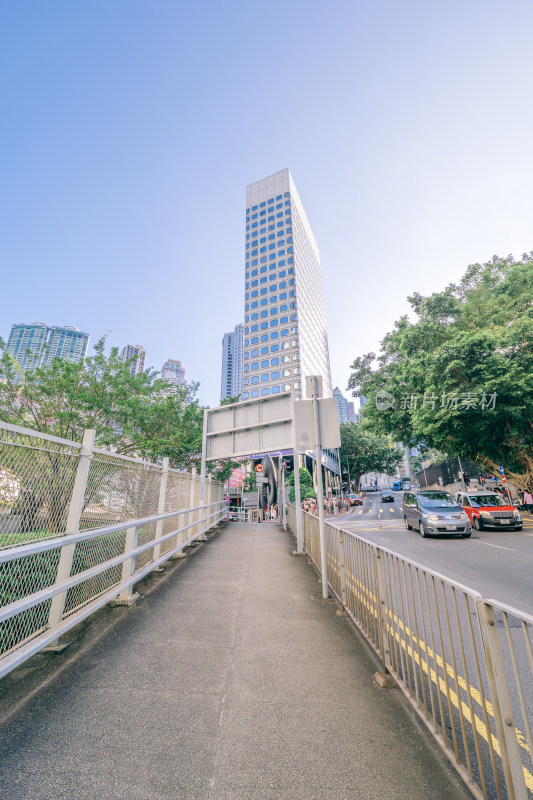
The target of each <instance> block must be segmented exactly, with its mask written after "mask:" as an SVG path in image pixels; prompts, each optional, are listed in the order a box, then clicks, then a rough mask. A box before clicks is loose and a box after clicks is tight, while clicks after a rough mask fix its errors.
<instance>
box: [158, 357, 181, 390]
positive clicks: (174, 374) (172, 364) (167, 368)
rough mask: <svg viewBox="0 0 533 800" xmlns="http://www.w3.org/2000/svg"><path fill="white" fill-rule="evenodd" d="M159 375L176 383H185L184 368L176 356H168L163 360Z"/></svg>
mask: <svg viewBox="0 0 533 800" xmlns="http://www.w3.org/2000/svg"><path fill="white" fill-rule="evenodd" d="M161 377H162V378H163V379H164V380H166V381H170V382H171V383H175V384H177V385H183V384H185V383H187V376H186V372H185V368H184V366H183V364H182V363H181V361H178V359H177V358H169V359H167V360H166V361H165V363H164V364H163V369H162V370H161Z"/></svg>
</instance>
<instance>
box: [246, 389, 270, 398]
mask: <svg viewBox="0 0 533 800" xmlns="http://www.w3.org/2000/svg"><path fill="white" fill-rule="evenodd" d="M272 391H274V390H273V389H272ZM242 399H243V400H248V392H244V394H243V396H242Z"/></svg>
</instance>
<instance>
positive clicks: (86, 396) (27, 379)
mask: <svg viewBox="0 0 533 800" xmlns="http://www.w3.org/2000/svg"><path fill="white" fill-rule="evenodd" d="M129 367H130V364H129V363H128V362H123V361H122V360H121V359H120V357H119V355H118V349H117V348H112V350H111V352H110V354H109V355H106V354H105V352H104V339H100V340H99V341H98V342H97V344H96V345H95V347H94V355H92V356H90V357H88V358H87V359H85V361H83V362H78V363H73V362H71V361H67V360H63V359H59V358H55V359H54V360H53V361H52V363H51V364H50V365H49V366H45V367H39V368H37V369H35V370H34V371H33V372H28V373H21V372H20V370H19V366H18V364H17V363H16V362H15V361H14V360H13V358H12V357H11V356H10V355H9V354H8V353H7V350H6V346H5V343H4V342H2V341H0V420H2V421H4V422H8V423H12V424H16V425H20V426H23V427H26V428H31V429H33V430H36V431H41V432H44V433H48V434H52V435H55V436H59V437H61V438H63V439H70V440H74V441H80V440H81V438H82V436H83V431H84V430H85V429H86V428H94V429H95V431H96V444H97V445H98V446H100V447H102V446H104V447H109V448H111V450H113V451H114V452H117V453H119V454H123V455H130V456H138V457H141V458H143V459H147V460H151V461H154V462H155V461H157V460H158V459H160V458H162V457H164V456H168V458H169V461H170V464H171V466H173V467H176V468H188V467H190V466H192V465H193V464H195V463H197V462H198V461H199V459H200V456H201V444H202V422H203V409H202V408H201V407H200V406H199V404H198V401H197V400H196V398H195V395H196V391H197V384H193V385H189V386H177V387H176V386H175V385H174V384H172V383H169V382H168V381H164V380H161V379H160V378H158V377H157V375H156V374H155V373H154V372H153V371H151V370H149V371H147V372H142V373H138V374H135V375H131V374H130V370H129ZM72 465H73V462H72V460H70V459H65V458H63V457H61V456H60V455H59V453H57V452H54V450H53V448H50V450H49V451H48V450H43V451H42V452H41V451H35V452H33V451H32V463H31V468H28V465H27V464H26V465H24V466H21V467H20V468H19V470H18V473H17V475H16V479H17V480H18V481H19V486H20V493H19V497H18V500H17V503H18V506H20V510H19V516H20V518H21V526H22V528H21V532H23V533H25V532H27V531H30V530H34V529H35V525H36V520H37V518H38V516H39V514H40V512H41V509H42V508H43V506H47V508H48V515H47V516H48V528H49V530H51V531H53V532H56V531H60V530H61V529H62V525H63V523H64V519H65V514H66V509H67V506H68V501H69V498H70V495H71V491H72V484H73V480H74V469H73V467H72ZM93 489H94V492H96V491H97V487H96V485H95V486H94V487H93ZM91 491H92V489H91V484H90V483H89V485H88V491H87V495H86V498H87V501H89V500H91V499H94V496H92V495H91ZM50 498H53V501H51V499H50Z"/></svg>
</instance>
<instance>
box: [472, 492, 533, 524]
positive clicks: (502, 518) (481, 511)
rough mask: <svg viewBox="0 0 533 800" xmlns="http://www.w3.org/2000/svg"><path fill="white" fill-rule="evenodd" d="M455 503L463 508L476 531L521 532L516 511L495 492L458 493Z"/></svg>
mask: <svg viewBox="0 0 533 800" xmlns="http://www.w3.org/2000/svg"><path fill="white" fill-rule="evenodd" d="M457 502H458V503H460V505H461V506H462V507H463V508H464V510H465V512H466V514H467V516H468V519H469V520H470V522H471V523H472V525H473V526H474V528H475V529H476V530H477V531H482V530H483V528H493V529H494V528H495V529H496V530H514V531H521V530H522V517H521V516H520V512H519V511H518V509H516V508H515V507H514V505H511V504H510V503H509V502H508V501H507V500H504V499H503V498H502V497H500V495H499V494H496V492H459V494H458V495H457Z"/></svg>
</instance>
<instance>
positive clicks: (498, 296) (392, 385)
mask: <svg viewBox="0 0 533 800" xmlns="http://www.w3.org/2000/svg"><path fill="white" fill-rule="evenodd" d="M532 296H533V253H529V254H525V255H524V256H523V257H522V259H521V260H519V261H515V260H514V259H513V258H512V256H509V257H508V258H505V259H501V258H497V257H494V258H493V259H492V261H490V262H489V263H487V264H483V265H481V264H474V265H471V266H470V267H468V269H467V271H466V274H465V275H464V277H463V279H462V280H461V281H460V282H459V283H458V284H451V285H449V286H448V287H446V289H444V291H442V292H440V293H436V294H433V295H431V296H430V297H423V296H422V295H420V294H414V295H413V296H412V297H410V298H409V302H410V304H411V307H412V309H413V311H414V313H415V315H416V320H415V321H414V322H412V321H411V320H410V319H409V318H408V317H407V316H404V317H402V318H401V319H400V320H399V321H398V322H396V324H395V327H394V329H393V330H392V331H390V332H389V333H388V334H387V335H386V336H385V338H384V339H383V342H382V343H381V352H380V354H379V355H378V356H377V357H376V355H375V354H374V353H367V354H366V355H365V356H362V357H360V358H356V359H355V361H354V363H353V364H352V370H353V372H352V375H351V377H350V382H349V386H350V388H351V389H352V390H353V393H354V394H355V395H364V396H365V397H367V398H368V400H369V402H368V403H367V404H366V405H365V408H364V413H363V417H364V418H365V420H366V422H367V424H369V425H370V426H371V427H372V429H373V430H374V431H375V432H376V433H391V434H393V435H394V437H395V438H396V439H397V440H398V441H402V442H404V443H405V444H408V445H410V446H411V445H416V444H419V443H420V442H425V443H426V444H427V446H428V447H433V448H436V449H438V450H440V451H441V452H445V453H448V454H450V455H459V456H465V457H468V458H471V459H472V460H475V461H478V462H479V463H481V464H482V465H483V466H484V467H485V468H487V469H490V470H491V471H495V470H497V469H498V466H499V465H504V466H505V468H506V474H507V476H508V477H509V478H511V479H512V480H513V482H514V483H515V485H517V486H518V487H519V488H523V489H526V488H529V489H530V490H531V489H532V488H533V410H532V409H533V378H532V376H533V302H532ZM383 392H388V393H390V395H392V396H393V397H394V400H395V403H394V406H393V408H389V409H384V407H383V403H382V402H381V401H382V400H383V394H382V393H383ZM385 399H386V398H385Z"/></svg>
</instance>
